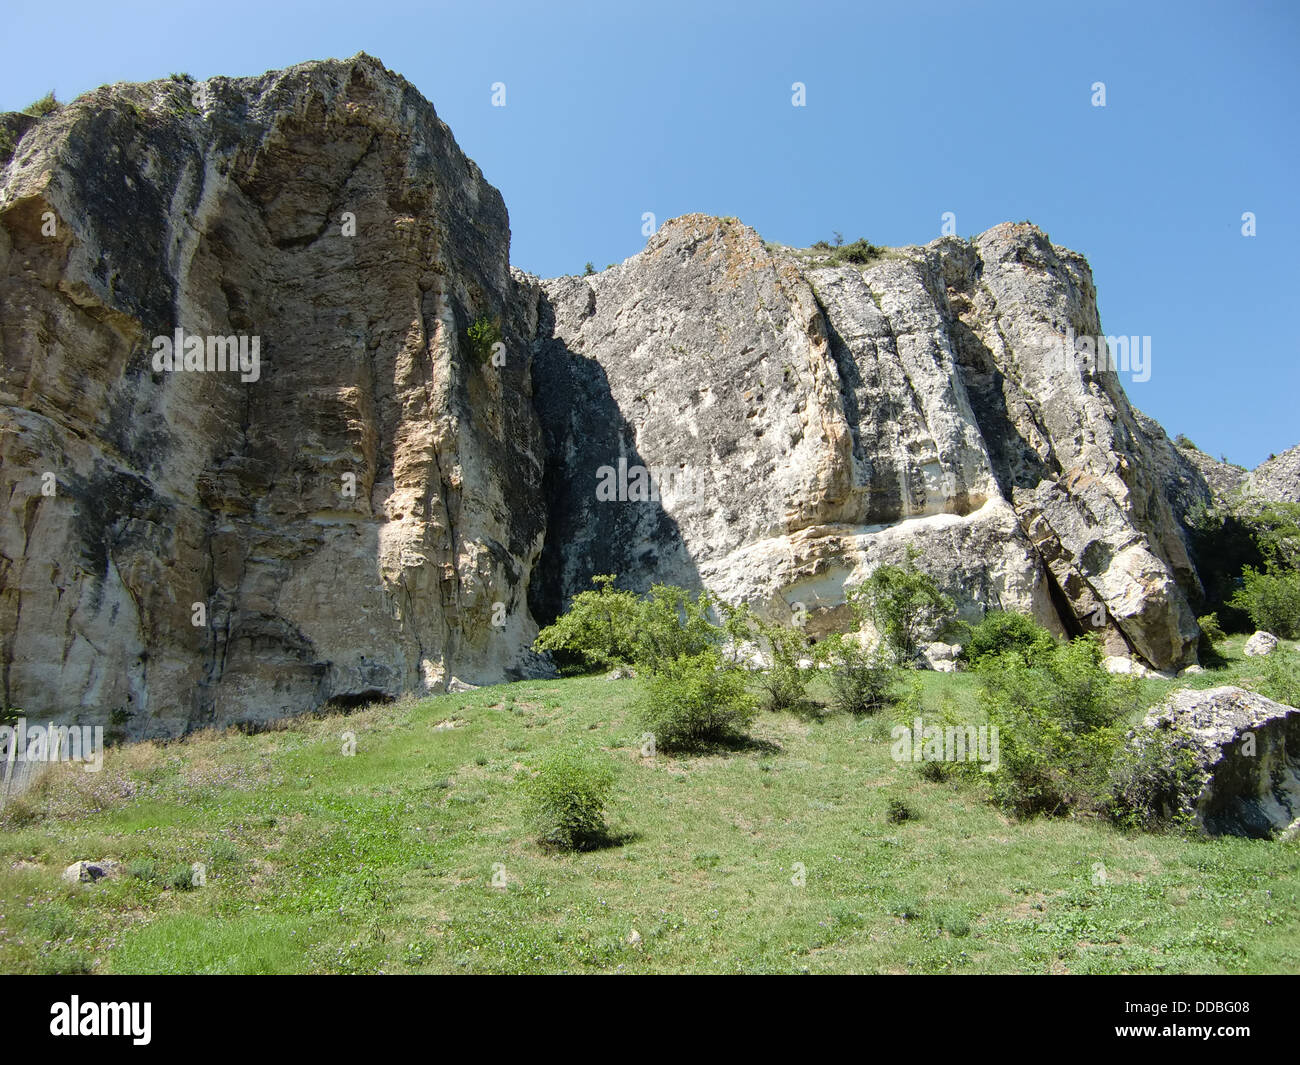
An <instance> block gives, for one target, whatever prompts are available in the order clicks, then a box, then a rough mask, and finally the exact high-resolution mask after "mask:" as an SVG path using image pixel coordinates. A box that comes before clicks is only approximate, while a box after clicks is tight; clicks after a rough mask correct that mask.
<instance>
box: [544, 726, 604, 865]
mask: <svg viewBox="0 0 1300 1065" xmlns="http://www.w3.org/2000/svg"><path fill="white" fill-rule="evenodd" d="M526 787H527V790H528V795H529V810H528V817H529V821H530V822H531V824H532V827H533V831H534V833H535V834H536V838H537V841H538V842H539V843H541V844H542V845H543V846H546V847H551V848H554V849H556V850H590V849H592V848H593V847H599V846H602V845H603V844H604V843H606V842H607V841H608V835H609V834H608V829H607V828H606V825H605V804H606V803H607V802H608V801H609V794H610V791H611V790H612V789H613V787H614V772H613V770H612V769H611V768H610V766H609V763H608V760H607V759H600V758H597V757H596V756H595V755H593V754H591V753H589V752H588V751H586V750H584V749H583V748H580V747H565V748H563V749H561V750H559V751H556V752H555V753H553V754H551V755H550V756H548V757H547V758H546V759H545V760H544V761H543V762H542V763H541V765H540V766H539V767H538V769H537V775H536V776H534V777H533V778H532V779H531V780H529V781H528V782H527V785H526Z"/></svg>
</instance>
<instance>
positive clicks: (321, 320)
mask: <svg viewBox="0 0 1300 1065" xmlns="http://www.w3.org/2000/svg"><path fill="white" fill-rule="evenodd" d="M0 125H2V126H3V128H4V130H5V132H6V134H7V135H8V137H9V138H10V139H11V140H13V141H15V142H16V145H15V147H14V149H13V151H12V152H11V153H10V155H9V156H8V157H7V158H5V157H3V156H0V162H2V163H3V167H4V169H3V171H2V172H0V191H2V192H3V198H2V199H0V308H2V309H0V345H2V347H0V355H2V359H0V462H2V465H0V503H2V505H0V699H2V700H3V703H4V705H5V706H7V707H20V708H22V709H23V710H24V711H26V712H27V713H28V714H29V715H32V716H34V717H44V716H54V717H57V718H58V719H59V720H77V721H80V722H83V723H88V724H104V725H106V726H109V727H110V729H111V730H113V731H112V732H111V733H110V734H117V735H124V736H129V737H140V736H171V735H177V734H180V733H182V732H184V731H187V730H189V729H192V728H196V727H201V726H205V725H222V724H228V723H233V722H253V723H256V722H261V721H266V720H270V719H273V718H278V717H282V716H285V715H288V714H292V713H296V712H300V711H304V710H310V709H315V708H318V707H321V706H322V705H325V704H327V703H330V702H331V701H333V702H335V703H337V704H341V705H349V704H354V703H357V702H361V701H365V700H368V699H372V698H377V697H393V696H396V695H398V694H400V693H402V692H406V691H415V692H427V691H439V690H444V689H446V688H448V687H452V686H455V685H458V684H459V683H474V684H478V683H489V682H495V681H500V680H505V679H509V678H512V677H518V676H523V675H531V674H535V673H537V672H538V671H542V670H545V669H546V668H547V667H546V663H545V662H543V661H541V660H539V659H538V657H537V656H536V655H534V654H533V653H532V652H531V650H530V646H531V643H532V640H533V637H534V636H535V634H536V631H537V623H536V621H535V620H534V619H535V618H536V619H538V620H541V621H546V620H549V619H550V618H551V617H553V616H554V615H555V614H556V613H557V612H558V611H559V610H560V609H562V607H563V605H564V604H565V602H566V600H567V599H568V597H569V596H571V595H572V594H573V593H575V592H577V591H580V590H582V589H583V588H586V587H588V586H589V583H590V578H591V576H592V575H593V574H595V573H608V572H614V573H617V574H619V577H620V582H621V583H622V584H624V585H625V586H629V587H634V588H644V587H647V586H648V585H649V584H650V583H652V582H655V581H664V582H670V583H676V584H683V585H686V586H689V587H693V588H700V587H707V588H709V589H711V590H713V591H714V592H716V593H717V594H718V595H720V596H722V597H724V598H726V599H729V600H732V601H747V602H750V603H752V604H754V605H756V606H757V607H758V608H760V609H762V610H764V611H765V612H767V613H768V614H769V615H771V616H773V617H777V618H780V617H783V616H789V615H790V613H791V612H792V611H795V612H798V611H803V612H806V616H807V623H808V625H809V631H810V632H811V633H812V634H813V635H817V634H818V633H820V632H825V631H827V630H829V629H831V628H835V627H841V626H842V625H843V624H844V623H845V622H846V620H847V616H846V611H845V608H844V606H843V598H844V587H845V585H846V584H851V583H853V582H856V581H859V580H861V579H862V578H863V577H864V576H865V575H866V574H868V573H869V572H870V571H871V570H872V569H873V568H874V567H875V566H877V565H879V564H880V563H882V562H899V561H902V560H903V559H905V558H906V557H907V556H908V554H909V553H916V554H917V564H918V565H919V566H921V567H922V568H924V569H926V570H928V571H930V572H931V573H933V574H934V575H935V576H936V577H937V578H938V579H939V581H940V583H942V584H943V585H944V587H945V589H946V590H947V591H948V592H949V593H950V594H951V595H953V596H954V598H955V599H956V600H957V602H958V604H959V607H960V609H961V611H962V613H963V614H964V615H965V616H966V617H968V618H975V617H978V616H979V615H980V614H981V613H982V612H983V611H985V610H987V609H990V608H996V607H1000V608H1003V609H1012V610H1021V611H1027V612H1031V613H1033V614H1034V615H1036V616H1037V617H1038V618H1039V619H1040V620H1041V621H1042V622H1043V623H1044V624H1046V625H1048V626H1049V627H1052V628H1053V629H1055V630H1056V631H1058V632H1071V633H1073V632H1080V631H1087V630H1089V629H1096V630H1098V631H1100V632H1101V633H1102V634H1103V635H1104V637H1105V639H1106V641H1107V645H1108V649H1109V651H1110V652H1111V653H1115V654H1136V655H1138V656H1139V657H1141V658H1144V659H1146V660H1147V661H1148V662H1149V663H1150V664H1152V665H1154V666H1158V667H1161V668H1171V667H1173V666H1176V665H1180V664H1183V663H1185V662H1188V661H1191V659H1192V655H1193V647H1194V645H1195V637H1196V628H1195V624H1194V621H1193V618H1192V612H1191V610H1190V609H1189V607H1188V604H1187V596H1188V594H1194V593H1195V591H1196V576H1195V573H1194V571H1193V568H1192V566H1191V563H1190V562H1189V561H1188V557H1187V553H1186V549H1185V546H1184V542H1183V536H1182V533H1181V531H1180V528H1179V521H1178V518H1179V517H1180V516H1181V515H1183V514H1184V513H1186V512H1187V511H1188V510H1189V509H1190V508H1192V507H1194V506H1195V505H1196V504H1197V503H1198V502H1203V501H1204V500H1205V499H1208V498H1209V490H1208V488H1207V487H1206V483H1205V478H1204V476H1203V475H1202V474H1201V473H1200V472H1199V471H1198V470H1197V468H1196V466H1195V465H1194V464H1193V463H1191V462H1190V461H1188V460H1187V458H1186V457H1184V456H1182V455H1180V453H1179V452H1178V451H1177V449H1175V448H1174V447H1173V446H1172V444H1170V442H1169V441H1168V440H1167V439H1166V437H1165V435H1164V433H1163V431H1161V430H1160V428H1159V427H1158V426H1156V425H1155V424H1154V423H1153V422H1151V421H1150V420H1149V419H1145V418H1144V417H1142V416H1141V415H1140V414H1139V413H1138V412H1136V411H1135V410H1134V409H1133V408H1132V407H1130V405H1129V403H1128V401H1127V399H1126V398H1125V394H1124V392H1123V390H1122V388H1121V386H1120V378H1119V376H1118V375H1117V374H1116V373H1115V372H1114V371H1113V370H1112V369H1110V368H1109V367H1107V366H1106V365H1104V361H1103V363H1102V364H1098V360H1097V359H1095V358H1093V359H1090V358H1088V357H1087V355H1086V353H1083V354H1081V353H1079V352H1078V351H1076V350H1075V346H1074V340H1075V338H1077V337H1096V336H1097V335H1098V334H1100V333H1101V326H1100V324H1099V322H1098V319H1097V311H1096V295H1095V290H1094V288H1093V284H1092V280H1091V275H1090V272H1089V270H1088V267H1087V264H1086V262H1085V261H1084V260H1083V259H1082V258H1081V257H1079V256H1078V255H1075V254H1074V253H1072V252H1069V251H1066V250H1065V249H1063V248H1059V247H1057V246H1055V245H1053V244H1051V243H1050V241H1049V240H1048V239H1047V237H1046V236H1045V235H1044V234H1043V233H1042V232H1041V231H1039V230H1037V229H1035V228H1034V227H1033V226H1030V225H1004V226H999V227H996V228H995V229H992V230H990V231H989V232H987V233H985V234H983V235H982V236H980V237H978V238H976V239H974V240H972V241H963V240H958V239H955V238H946V239H944V240H941V241H937V242H935V243H933V244H930V245H928V246H926V247H923V248H906V249H896V250H888V251H885V252H883V253H881V254H876V255H872V256H869V257H868V258H867V260H866V261H863V262H859V263H854V264H844V265H830V264H829V263H828V262H827V261H826V257H825V256H821V257H819V256H818V255H816V254H810V253H808V252H798V251H794V250H792V249H787V248H782V247H775V246H770V245H765V244H764V243H763V241H762V240H761V239H760V238H759V237H758V236H757V235H756V234H755V233H754V232H753V231H752V230H750V229H748V228H747V227H745V226H743V225H741V224H740V223H738V222H736V221H735V220H732V219H718V218H711V217H705V216H701V215H689V216H685V217H683V218H679V219H676V220H674V221H672V222H669V223H667V224H665V225H664V226H663V227H662V229H660V231H659V232H658V233H656V234H655V235H654V236H653V237H651V238H650V240H649V241H648V243H647V245H646V248H645V249H644V251H642V252H641V253H639V254H638V255H636V256H634V257H632V258H631V259H628V260H627V261H626V262H624V263H623V264H621V265H619V266H615V267H613V268H611V269H609V270H606V271H604V272H602V273H599V274H596V275H594V276H591V277H585V278H577V277H568V278H558V279H554V280H549V281H539V280H538V279H535V278H531V277H528V276H526V275H523V274H521V273H518V272H517V271H512V269H511V267H510V264H509V224H508V219H507V215H506V210H505V206H504V204H503V202H502V199H501V197H500V195H499V194H498V193H497V191H496V190H495V189H493V188H492V187H491V186H490V185H488V184H487V183H486V182H485V181H484V179H483V176H482V174H481V173H480V172H479V170H478V168H477V167H476V166H475V165H474V163H473V162H472V161H470V160H469V159H467V158H466V157H465V156H464V155H463V154H462V153H461V151H460V150H459V148H458V147H457V146H456V144H455V142H454V140H453V139H452V136H451V133H450V131H449V130H448V129H447V127H446V126H445V125H444V124H443V123H442V122H441V121H440V120H439V119H438V117H437V116H436V114H435V113H434V110H433V108H432V106H431V105H430V104H429V103H428V102H427V101H425V100H424V99H423V98H422V97H421V96H420V95H419V93H418V92H417V91H416V90H415V89H414V88H413V87H412V86H410V85H409V84H408V83H407V82H406V81H404V80H403V79H402V78H401V77H399V76H398V75H396V74H393V73H392V72H390V71H387V70H385V69H384V67H383V66H382V64H380V63H379V62H378V61H376V60H374V59H372V58H370V57H368V56H364V55H361V56H357V57H354V58H353V59H351V60H346V61H327V62H319V63H307V64H303V65H301V66H298V67H293V68H290V69H288V70H284V71H278V72H272V73H269V74H266V75H263V76H261V77H257V78H242V79H227V78H213V79H211V80H209V81H206V82H202V83H194V82H192V81H189V80H187V79H184V78H180V77H177V78H173V79H170V80H167V81H159V82H151V83H148V84H144V85H116V86H109V87H106V88H103V89H99V90H96V91H94V92H91V93H88V94H86V95H85V96H83V97H81V98H79V99H78V100H77V101H75V102H73V103H72V104H70V105H67V106H66V107H64V108H63V109H62V110H60V111H58V112H56V113H54V114H52V115H50V116H48V117H46V118H43V119H40V120H39V121H38V120H35V119H31V118H27V117H20V116H14V115H7V116H0ZM485 336H486V339H484V338H485ZM190 342H193V344H197V345H198V347H197V349H194V348H193V346H192V344H191V343H190ZM241 355H242V357H243V361H242V363H241V361H240V356H241ZM254 356H255V357H254ZM1279 465H1283V464H1279ZM1288 468H1289V467H1288ZM1283 472H1285V471H1283ZM801 616H802V614H801Z"/></svg>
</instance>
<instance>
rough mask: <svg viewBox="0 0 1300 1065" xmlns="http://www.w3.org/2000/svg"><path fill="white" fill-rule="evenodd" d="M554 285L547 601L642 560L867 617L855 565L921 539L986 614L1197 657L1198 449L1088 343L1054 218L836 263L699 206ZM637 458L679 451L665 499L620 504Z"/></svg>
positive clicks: (644, 579) (1082, 288)
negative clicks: (1175, 437) (1189, 534)
mask: <svg viewBox="0 0 1300 1065" xmlns="http://www.w3.org/2000/svg"><path fill="white" fill-rule="evenodd" d="M543 292H544V299H543V312H542V313H541V314H540V316H539V320H540V322H541V327H540V334H539V337H538V340H537V342H536V343H535V345H534V352H535V355H534V358H535V378H536V381H537V396H538V409H539V411H540V412H541V415H542V423H543V431H544V434H545V436H546V440H547V445H548V447H547V451H548V455H549V460H548V461H549V466H548V473H547V484H548V486H552V488H551V489H549V490H548V504H549V506H550V508H551V516H552V517H551V522H552V527H554V525H555V523H556V522H557V521H561V522H567V523H568V524H567V525H566V529H565V535H564V536H562V537H559V538H557V539H554V540H548V544H547V547H546V549H545V553H544V560H543V566H542V570H541V574H542V577H541V580H540V581H539V582H535V583H534V586H533V602H534V607H535V610H536V611H537V612H538V613H539V614H541V615H544V616H549V615H550V614H552V613H554V612H555V611H556V610H557V609H558V608H559V606H560V604H562V602H563V601H564V599H565V597H567V596H569V595H572V594H573V593H574V592H576V591H579V590H581V588H582V587H583V586H584V584H585V582H586V580H587V579H588V577H589V576H590V574H591V573H592V572H617V573H619V574H621V575H623V576H624V578H625V580H627V582H628V583H630V584H631V585H632V586H636V587H642V586H645V585H646V584H648V583H650V582H651V581H654V580H660V579H672V580H674V581H677V582H679V583H694V584H696V585H699V586H704V587H708V588H710V589H711V590H713V591H715V592H717V593H718V594H720V595H722V596H724V597H725V598H728V599H733V600H745V601H749V602H751V603H755V604H756V605H758V606H760V607H761V608H763V609H765V610H767V611H768V613H770V614H771V615H772V616H774V617H781V616H782V615H783V614H788V613H789V612H790V611H791V610H798V609H799V606H800V605H802V607H803V608H804V609H806V610H807V611H808V613H809V619H810V622H811V624H812V626H813V631H814V633H815V632H816V631H817V630H818V628H821V629H825V628H828V627H831V626H837V625H841V624H842V623H843V621H844V620H845V612H844V609H843V588H844V585H845V584H851V583H853V582H856V581H858V580H861V579H862V578H863V577H864V576H865V575H866V574H867V573H868V572H870V570H871V569H873V568H874V567H875V566H876V565H878V564H879V563H881V562H899V561H902V560H903V559H904V558H906V556H907V553H908V551H909V550H912V551H919V552H920V557H919V558H918V560H917V564H918V565H919V566H921V567H922V568H924V569H926V570H928V571H929V572H931V573H933V574H934V575H935V576H936V577H938V578H939V580H940V582H941V583H942V584H943V585H944V586H945V587H946V588H947V590H948V591H949V592H950V594H952V595H953V596H954V597H955V598H956V600H957V602H958V604H959V606H960V607H961V609H962V612H963V613H964V614H965V615H966V616H967V617H978V616H979V615H980V614H981V613H982V612H983V611H984V610H986V609H989V608H994V607H1000V608H1003V609H1011V610H1020V611H1025V612H1030V613H1033V614H1034V615H1036V616H1037V617H1038V618H1039V619H1040V620H1041V621H1043V622H1044V623H1045V624H1047V625H1048V626H1050V627H1052V628H1054V629H1056V630H1057V631H1066V632H1072V633H1073V632H1080V631H1087V630H1088V629H1095V630H1098V631H1100V632H1101V634H1102V635H1103V636H1104V637H1105V639H1106V641H1107V644H1108V646H1109V647H1110V649H1111V650H1112V651H1114V652H1117V653H1136V654H1138V655H1139V656H1141V657H1142V658H1145V659H1147V660H1148V661H1149V662H1151V663H1152V664H1153V665H1158V666H1161V667H1171V666H1174V665H1179V664H1183V663H1186V662H1190V661H1192V660H1193V657H1194V645H1195V639H1196V635H1197V630H1196V625H1195V620H1194V617H1193V615H1192V611H1191V609H1190V608H1189V606H1188V603H1187V598H1186V594H1187V592H1188V591H1191V590H1194V589H1195V588H1196V583H1197V582H1196V576H1195V572H1194V570H1193V567H1192V564H1191V562H1190V561H1189V559H1188V555H1187V550H1186V545H1185V543H1184V539H1183V533H1182V530H1181V528H1180V526H1179V523H1178V521H1177V519H1176V516H1175V507H1174V505H1173V503H1174V502H1175V499H1174V497H1173V496H1172V495H1171V493H1170V492H1169V491H1168V490H1167V487H1166V485H1165V484H1164V483H1163V482H1162V479H1161V477H1160V475H1159V474H1160V472H1161V470H1162V468H1164V467H1168V466H1170V465H1171V464H1173V463H1176V462H1179V461H1180V460H1179V459H1178V456H1177V454H1176V452H1175V450H1174V448H1173V446H1172V444H1170V443H1169V441H1168V440H1167V439H1166V438H1165V437H1164V434H1163V432H1161V431H1160V430H1159V428H1158V427H1157V426H1154V425H1153V423H1149V420H1147V419H1142V418H1141V416H1140V415H1138V414H1137V412H1135V411H1134V410H1133V409H1132V408H1131V407H1130V405H1129V403H1128V401H1127V399H1126V398H1125V395H1124V391H1123V389H1122V387H1121V386H1120V383H1119V377H1118V374H1117V373H1116V372H1115V369H1113V368H1112V367H1111V366H1110V365H1108V364H1107V361H1106V359H1105V358H1104V357H1098V358H1092V359H1090V358H1088V357H1087V355H1086V350H1085V349H1082V348H1080V347H1079V346H1078V345H1077V344H1076V343H1075V340H1076V338H1078V337H1098V336H1099V335H1100V334H1101V327H1100V324H1099V322H1098V318H1097V310H1096V293H1095V289H1094V288H1093V284H1092V278H1091V274H1090V271H1089V269H1088V266H1087V263H1086V262H1085V261H1084V260H1083V259H1082V258H1081V257H1080V256H1077V255H1075V254H1074V253H1072V252H1069V251H1066V250H1065V249H1063V248H1058V247H1056V246H1054V245H1052V244H1051V243H1050V242H1049V241H1048V239H1047V237H1046V236H1045V235H1044V234H1043V233H1042V232H1041V231H1040V230H1038V229H1036V228H1035V227H1033V226H1030V225H1018V226H1016V225H1003V226H998V227H996V228H995V229H992V230H990V231H989V232H987V233H985V234H983V235H981V236H980V237H977V238H976V239H974V240H973V241H969V242H967V241H962V240H957V239H955V238H948V239H944V240H941V241H937V242H935V243H933V244H931V245H929V246H927V247H924V248H906V249H896V250H888V251H885V252H884V253H882V254H880V255H877V256H875V257H873V258H871V259H870V260H869V261H868V262H866V263H861V264H854V265H847V264H846V265H838V266H831V265H824V264H819V262H818V260H817V258H816V257H815V256H809V255H808V254H806V253H796V252H794V251H792V250H790V249H784V248H778V247H771V246H767V245H764V243H763V242H762V241H761V240H760V239H759V237H758V236H757V235H756V234H755V233H754V232H753V231H752V230H750V229H748V228H747V227H745V226H743V225H741V224H739V223H737V222H735V221H734V220H730V219H717V218H711V217H706V216H701V215H691V216H686V217H683V218H678V219H675V220H673V221H671V222H669V223H667V224H666V225H665V226H664V227H663V228H662V229H661V230H660V231H659V232H658V233H657V234H656V235H655V236H654V237H652V238H651V239H650V241H649V243H648V245H647V247H646V249H645V251H643V252H642V253H640V254H639V255H637V256H634V257H633V258H631V259H629V260H627V261H626V262H624V263H623V264H622V265H621V266H616V267H614V268H612V269H610V270H607V271H605V272H603V273H601V274H599V275H596V276H593V277H585V278H561V279H557V280H555V281H547V282H544V283H543ZM1102 344H1103V347H1102V348H1101V352H1102V355H1103V356H1104V354H1105V352H1106V350H1107V349H1106V348H1105V347H1104V340H1103V341H1102ZM592 412H595V414H594V416H593V413H592ZM620 461H623V462H625V463H626V464H629V465H630V466H636V467H644V468H646V469H648V470H654V471H659V473H660V476H659V478H658V480H659V481H660V482H661V485H662V487H661V488H660V490H659V492H658V493H657V498H655V499H652V500H649V501H646V500H632V499H625V500H619V501H617V502H614V503H602V502H600V501H598V498H597V487H598V484H599V482H600V473H599V471H600V470H601V469H602V468H604V467H612V466H617V465H618V463H619V462H620ZM1185 465H1186V464H1185V463H1184V464H1183V466H1180V470H1183V467H1185ZM1184 472H1186V470H1184ZM1187 476H1189V477H1191V478H1192V479H1193V481H1195V479H1196V475H1195V471H1194V470H1191V471H1190V473H1187ZM1196 487H1199V490H1201V491H1204V483H1203V480H1201V481H1199V482H1198V483H1197V484H1196V485H1194V488H1196Z"/></svg>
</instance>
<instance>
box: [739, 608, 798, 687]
mask: <svg viewBox="0 0 1300 1065" xmlns="http://www.w3.org/2000/svg"><path fill="white" fill-rule="evenodd" d="M723 611H724V614H725V615H726V624H725V631H726V633H727V635H728V636H730V637H731V640H732V642H733V645H738V644H742V643H753V644H756V645H757V646H758V647H759V649H760V650H761V651H762V652H763V653H765V654H766V656H767V660H768V668H767V669H765V670H763V671H761V672H760V673H759V674H758V684H759V687H760V688H762V690H763V692H764V693H765V694H766V696H767V708H768V709H769V710H787V709H789V708H791V707H795V706H799V705H801V704H802V703H803V702H804V700H805V697H806V695H807V692H808V681H809V679H810V678H811V675H812V671H811V669H810V668H809V667H808V666H802V665H800V662H802V661H804V660H806V659H808V658H809V648H808V637H807V635H806V634H805V633H804V632H803V630H802V629H797V628H795V627H794V626H791V625H780V624H776V623H774V622H770V621H767V620H765V619H763V618H760V617H758V616H756V615H755V614H754V613H753V611H751V610H750V609H749V608H748V607H747V606H740V607H725V606H724V607H723Z"/></svg>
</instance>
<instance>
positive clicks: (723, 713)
mask: <svg viewBox="0 0 1300 1065" xmlns="http://www.w3.org/2000/svg"><path fill="white" fill-rule="evenodd" d="M745 680H746V678H745V673H744V671H743V670H741V669H740V668H739V667H737V666H735V665H732V664H730V663H727V662H724V661H723V659H722V656H721V655H720V654H719V653H718V651H717V649H716V648H709V649H708V650H705V651H703V652H701V653H699V654H693V655H686V656H684V657H681V658H676V659H673V660H671V661H667V662H664V663H663V664H662V665H661V666H660V668H658V669H657V670H655V671H653V672H651V673H650V674H649V675H648V676H647V677H646V683H645V697H644V699H645V701H644V703H643V705H642V708H641V711H640V714H639V720H640V724H641V726H642V727H643V728H644V729H645V730H646V731H647V732H650V733H652V734H653V735H654V737H655V745H656V746H657V747H660V748H662V749H664V750H685V749H689V748H692V747H696V746H699V745H700V744H703V743H706V742H710V741H725V740H728V739H732V738H734V737H736V736H738V735H739V734H741V733H743V731H744V729H745V728H747V727H748V726H749V724H750V723H751V722H752V721H753V719H754V714H755V713H756V711H757V706H756V700H755V698H754V697H753V696H752V695H750V694H749V692H748V691H747V690H746V682H745Z"/></svg>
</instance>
